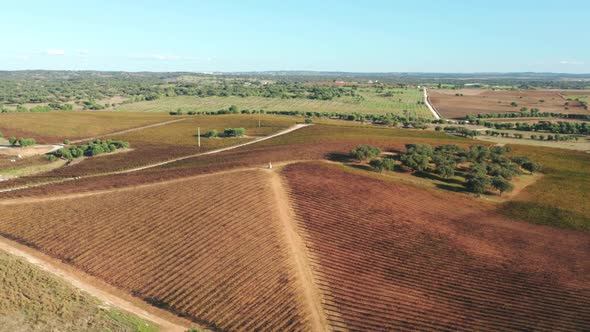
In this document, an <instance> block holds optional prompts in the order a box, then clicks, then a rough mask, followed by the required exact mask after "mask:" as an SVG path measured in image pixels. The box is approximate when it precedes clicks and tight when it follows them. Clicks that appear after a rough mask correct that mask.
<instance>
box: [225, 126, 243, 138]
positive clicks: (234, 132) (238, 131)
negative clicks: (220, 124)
mask: <svg viewBox="0 0 590 332" xmlns="http://www.w3.org/2000/svg"><path fill="white" fill-rule="evenodd" d="M245 134H246V129H244V128H225V130H224V131H223V135H224V136H227V137H242V136H244V135H245Z"/></svg>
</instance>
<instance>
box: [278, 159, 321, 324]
mask: <svg viewBox="0 0 590 332" xmlns="http://www.w3.org/2000/svg"><path fill="white" fill-rule="evenodd" d="M268 172H269V174H270V178H269V181H270V185H271V189H272V192H273V194H274V198H275V200H274V203H275V206H276V209H277V214H278V217H279V219H280V222H281V224H282V225H283V230H284V235H285V243H286V245H287V247H288V248H289V252H290V253H291V256H292V258H293V264H294V267H295V272H296V273H297V279H298V280H299V281H300V286H301V289H302V291H303V298H304V301H305V303H304V305H305V306H307V309H308V311H309V314H310V324H311V331H328V330H329V326H328V321H327V318H326V315H325V313H324V310H323V307H322V298H321V295H320V291H319V289H318V287H317V286H316V284H315V282H314V278H313V273H312V269H311V264H310V263H309V259H308V253H307V249H306V247H305V243H304V242H303V239H302V238H301V236H299V234H298V233H297V229H296V225H295V218H294V212H293V211H292V210H291V206H290V204H289V197H288V195H287V191H286V190H285V187H284V186H283V183H282V180H281V177H280V175H279V174H278V172H277V171H275V170H268Z"/></svg>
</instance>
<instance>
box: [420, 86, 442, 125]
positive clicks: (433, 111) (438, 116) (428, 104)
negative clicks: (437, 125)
mask: <svg viewBox="0 0 590 332" xmlns="http://www.w3.org/2000/svg"><path fill="white" fill-rule="evenodd" d="M424 103H425V104H426V107H428V109H429V110H430V112H431V113H432V115H433V116H434V118H435V119H437V120H440V119H442V117H441V116H440V114H438V112H437V111H436V109H435V108H434V107H433V106H432V104H431V103H430V100H428V89H426V88H424Z"/></svg>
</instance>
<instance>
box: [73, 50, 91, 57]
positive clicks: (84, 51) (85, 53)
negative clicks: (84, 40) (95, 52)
mask: <svg viewBox="0 0 590 332" xmlns="http://www.w3.org/2000/svg"><path fill="white" fill-rule="evenodd" d="M88 53H90V52H88V50H76V54H77V55H81V56H84V55H88Z"/></svg>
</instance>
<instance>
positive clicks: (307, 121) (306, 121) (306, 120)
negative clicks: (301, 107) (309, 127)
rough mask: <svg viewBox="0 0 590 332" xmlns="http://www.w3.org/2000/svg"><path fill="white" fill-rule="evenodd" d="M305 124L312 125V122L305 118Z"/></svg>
mask: <svg viewBox="0 0 590 332" xmlns="http://www.w3.org/2000/svg"><path fill="white" fill-rule="evenodd" d="M305 123H306V124H310V123H313V120H312V119H311V118H306V119H305Z"/></svg>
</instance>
